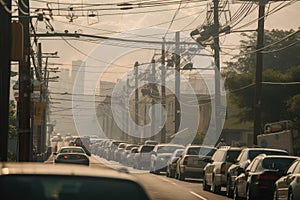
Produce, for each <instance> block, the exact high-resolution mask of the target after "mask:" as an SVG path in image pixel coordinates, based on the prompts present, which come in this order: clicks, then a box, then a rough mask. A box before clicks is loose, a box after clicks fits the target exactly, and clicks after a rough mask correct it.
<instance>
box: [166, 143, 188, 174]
mask: <svg viewBox="0 0 300 200" xmlns="http://www.w3.org/2000/svg"><path fill="white" fill-rule="evenodd" d="M183 151H184V149H176V150H175V151H174V153H173V154H172V156H171V158H170V159H169V161H168V163H167V170H166V172H167V173H166V176H167V177H170V178H174V177H175V173H176V167H177V161H178V159H179V157H180V156H181V155H182V153H183Z"/></svg>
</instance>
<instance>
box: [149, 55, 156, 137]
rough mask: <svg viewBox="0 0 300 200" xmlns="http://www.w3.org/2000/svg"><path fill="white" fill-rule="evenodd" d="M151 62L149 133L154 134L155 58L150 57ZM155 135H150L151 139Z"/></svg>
mask: <svg viewBox="0 0 300 200" xmlns="http://www.w3.org/2000/svg"><path fill="white" fill-rule="evenodd" d="M151 63H152V66H151V71H152V73H151V81H152V83H150V85H151V99H152V102H151V106H152V110H151V133H152V134H154V131H155V123H154V121H155V108H154V105H155V99H154V98H155V97H154V96H153V91H154V86H155V85H154V82H155V73H156V69H155V60H154V59H152V61H151ZM154 137H155V136H152V139H154Z"/></svg>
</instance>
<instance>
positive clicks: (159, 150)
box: [150, 144, 185, 174]
mask: <svg viewBox="0 0 300 200" xmlns="http://www.w3.org/2000/svg"><path fill="white" fill-rule="evenodd" d="M183 148H185V147H184V146H183V145H179V144H157V145H155V147H154V148H153V151H151V154H150V155H151V156H150V173H154V174H159V173H160V172H163V171H166V169H167V163H168V160H169V159H170V158H171V156H172V153H173V152H174V151H175V150H176V149H183Z"/></svg>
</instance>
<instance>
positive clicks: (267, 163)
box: [262, 158, 295, 171]
mask: <svg viewBox="0 0 300 200" xmlns="http://www.w3.org/2000/svg"><path fill="white" fill-rule="evenodd" d="M294 160H295V158H265V159H264V160H263V162H262V166H263V168H265V169H274V170H281V171H286V170H287V169H288V168H289V166H290V165H291V164H292V162H294Z"/></svg>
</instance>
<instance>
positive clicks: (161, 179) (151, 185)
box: [92, 155, 230, 200]
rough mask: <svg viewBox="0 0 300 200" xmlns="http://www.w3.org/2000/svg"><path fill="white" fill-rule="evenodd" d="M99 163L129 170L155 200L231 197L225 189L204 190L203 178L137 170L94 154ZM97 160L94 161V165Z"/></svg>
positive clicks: (201, 199) (206, 199)
mask: <svg viewBox="0 0 300 200" xmlns="http://www.w3.org/2000/svg"><path fill="white" fill-rule="evenodd" d="M92 157H93V159H96V160H97V161H98V162H99V163H98V165H99V164H100V163H101V164H103V165H106V166H108V167H111V168H114V169H123V170H127V171H128V172H129V173H130V174H132V175H133V176H134V177H135V178H136V179H137V180H138V181H139V182H140V183H141V184H142V185H143V186H144V188H145V189H146V190H147V192H148V194H149V196H150V197H151V199H153V200H224V199H227V200H228V199H230V198H228V197H226V195H225V191H224V190H223V191H222V193H221V194H220V195H217V194H214V193H212V192H207V191H203V190H202V180H201V179H187V180H185V181H179V180H176V179H173V178H168V177H166V175H165V174H164V173H161V174H160V175H155V174H150V173H149V172H148V171H146V170H137V169H133V168H131V167H126V166H123V165H121V164H119V163H118V162H115V161H107V160H105V159H102V158H99V157H98V156H94V155H93V156H92ZM95 164H97V162H94V163H92V165H95Z"/></svg>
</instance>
